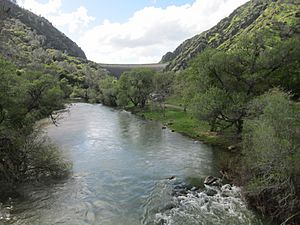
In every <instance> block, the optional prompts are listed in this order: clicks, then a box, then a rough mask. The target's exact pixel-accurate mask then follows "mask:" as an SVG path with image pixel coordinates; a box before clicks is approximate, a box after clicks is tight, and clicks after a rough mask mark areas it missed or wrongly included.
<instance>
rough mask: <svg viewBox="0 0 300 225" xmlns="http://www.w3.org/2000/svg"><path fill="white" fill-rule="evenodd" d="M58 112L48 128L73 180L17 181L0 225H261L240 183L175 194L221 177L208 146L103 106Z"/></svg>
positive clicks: (0, 214)
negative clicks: (242, 194) (18, 187)
mask: <svg viewBox="0 0 300 225" xmlns="http://www.w3.org/2000/svg"><path fill="white" fill-rule="evenodd" d="M62 116H63V118H62V119H61V120H60V124H59V126H57V127H56V126H54V125H47V126H46V128H45V130H46V132H47V135H48V136H49V137H50V138H51V139H52V140H53V142H54V143H56V144H57V145H58V146H59V147H60V148H61V149H63V152H64V154H65V155H66V157H67V158H68V159H69V160H71V161H72V162H73V173H72V176H71V178H69V179H66V180H63V181H59V182H55V183H53V182H51V183H49V184H48V185H47V184H36V185H30V186H24V187H21V191H20V193H21V194H20V197H18V198H12V199H10V200H9V201H8V202H6V203H4V204H2V205H0V224H5V225H6V224H13V225H54V224H55V225H56V224H66V225H141V224H144V225H145V224H147V225H150V224H153V225H155V224H168V225H169V224H170V225H171V224H174V225H179V224H180V225H188V224H191V225H196V224H203V225H210V224H211V225H218V224H222V225H225V224H228V225H229V224H230V225H234V224H236V225H242V224H249V225H250V224H254V225H256V224H263V221H261V220H260V219H259V218H258V217H257V216H255V215H254V213H253V212H251V211H250V210H248V209H247V207H246V205H245V203H244V202H243V201H242V199H241V198H240V192H239V189H238V188H237V187H231V188H229V189H230V190H229V189H228V190H227V192H228V193H227V194H226V195H224V192H223V191H220V190H218V191H217V194H215V195H214V196H210V195H209V194H207V193H206V192H204V191H203V187H202V188H200V190H195V188H194V189H192V190H193V191H191V190H187V191H185V193H184V194H182V195H181V194H180V193H181V192H180V191H182V190H183V189H185V190H186V188H187V187H193V186H196V187H199V186H201V185H202V183H203V179H204V177H205V176H207V175H218V165H217V163H216V161H217V158H218V157H217V155H218V154H217V153H216V152H218V151H217V150H213V149H212V148H211V147H210V146H207V145H204V144H201V143H198V142H194V141H193V140H192V139H189V138H187V137H184V136H182V135H180V134H177V133H172V132H171V131H170V130H168V129H162V125H161V124H160V123H158V122H153V121H146V120H143V119H141V118H139V117H136V116H134V115H132V114H130V113H128V112H125V111H119V110H114V109H111V108H108V107H104V106H102V105H91V104H85V103H76V104H72V105H71V106H70V109H69V112H65V113H63V115H62ZM173 176H174V177H175V178H174V179H168V178H170V177H173ZM225 189H226V187H225ZM174 190H179V192H178V193H175V194H174V192H176V191H174Z"/></svg>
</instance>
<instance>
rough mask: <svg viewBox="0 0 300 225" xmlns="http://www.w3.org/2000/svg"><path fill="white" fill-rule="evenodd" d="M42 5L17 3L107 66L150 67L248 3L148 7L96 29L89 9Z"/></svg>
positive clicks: (27, 0)
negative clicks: (130, 64)
mask: <svg viewBox="0 0 300 225" xmlns="http://www.w3.org/2000/svg"><path fill="white" fill-rule="evenodd" d="M39 1H40V0H19V1H18V3H19V4H20V5H21V6H23V7H25V8H27V9H31V10H32V11H33V12H35V13H37V14H41V15H42V16H44V17H46V18H47V19H49V20H50V21H51V22H52V23H53V24H54V25H55V26H57V27H58V28H59V29H62V30H64V31H66V32H67V33H68V34H70V36H73V37H79V39H78V40H76V38H75V39H74V41H77V42H78V44H79V46H81V47H82V49H83V50H84V51H85V53H86V55H87V57H88V58H89V59H91V60H94V61H96V62H102V63H151V62H158V61H159V60H160V59H161V57H162V55H164V54H165V53H166V52H168V51H173V50H174V49H175V48H176V47H177V46H178V45H179V44H181V43H182V42H183V41H184V40H185V39H187V38H190V37H192V36H194V35H196V34H199V33H201V32H202V31H205V30H207V29H209V28H211V27H212V26H214V25H215V24H216V23H217V22H218V21H220V20H221V19H222V18H224V17H226V16H228V15H229V14H230V13H231V12H232V11H233V10H234V9H235V8H237V7H238V6H240V5H242V4H243V3H245V2H247V1H248V0H195V2H194V3H193V4H185V5H181V6H169V7H167V8H159V7H146V8H144V9H141V10H139V11H136V12H135V13H134V14H133V15H132V16H131V17H130V18H129V19H128V20H127V21H125V22H122V23H115V22H111V21H109V20H104V21H103V22H102V23H101V24H99V25H97V26H94V27H90V24H91V22H92V21H93V20H95V18H94V17H91V16H89V14H88V10H87V9H86V8H85V7H84V6H80V7H79V8H77V10H75V11H73V12H68V13H66V12H62V9H61V6H62V4H63V1H64V0H48V1H47V2H46V3H44V4H43V3H40V2H39ZM151 1H152V2H156V1H153V0H151ZM95 4H96V5H97V3H95ZM99 13H101V12H99ZM112 13H113V12H112Z"/></svg>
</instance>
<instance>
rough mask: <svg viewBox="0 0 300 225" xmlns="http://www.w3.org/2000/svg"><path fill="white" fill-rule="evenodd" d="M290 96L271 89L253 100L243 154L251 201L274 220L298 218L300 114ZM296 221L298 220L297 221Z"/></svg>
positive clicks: (246, 126)
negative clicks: (248, 178)
mask: <svg viewBox="0 0 300 225" xmlns="http://www.w3.org/2000/svg"><path fill="white" fill-rule="evenodd" d="M289 99H290V96H289V95H288V94H286V93H284V92H282V91H280V90H278V89H273V90H271V91H269V92H268V93H266V94H264V95H263V96H261V97H258V98H256V99H255V100H253V102H252V104H251V108H250V110H249V113H250V115H252V116H253V117H252V119H248V120H246V121H245V130H244V133H243V149H244V150H243V151H244V154H245V161H246V163H245V166H246V168H247V169H246V171H245V172H246V174H250V180H249V182H248V185H247V188H246V190H247V191H248V193H247V194H248V197H249V199H250V201H252V202H253V201H254V202H253V203H254V204H255V205H256V206H260V205H261V206H264V207H261V208H260V210H261V211H262V212H263V213H264V214H266V213H267V214H270V215H271V216H272V217H273V218H274V219H277V220H280V221H281V222H283V221H284V220H286V219H288V218H289V224H293V223H292V222H293V221H295V223H294V224H296V220H297V218H298V219H299V216H300V215H299V214H297V212H299V210H300V202H299V194H300V193H299V185H300V183H299V175H300V164H299V162H300V126H299V125H300V115H299V111H297V110H296V108H295V106H294V104H293V103H292V102H290V100H289ZM298 221H299V220H298Z"/></svg>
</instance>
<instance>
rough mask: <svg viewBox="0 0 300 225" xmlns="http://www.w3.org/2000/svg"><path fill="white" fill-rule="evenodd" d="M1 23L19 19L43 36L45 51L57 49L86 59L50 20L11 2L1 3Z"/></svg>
mask: <svg viewBox="0 0 300 225" xmlns="http://www.w3.org/2000/svg"><path fill="white" fill-rule="evenodd" d="M0 10H1V12H0V14H1V17H0V22H1V20H2V21H3V20H6V19H9V18H13V19H18V20H20V21H21V22H22V23H23V24H25V25H26V26H28V27H30V28H31V29H32V31H35V32H36V33H37V34H38V35H43V36H44V37H45V40H44V41H43V46H42V47H43V48H44V49H49V48H52V49H57V50H60V51H62V52H65V53H67V54H68V55H71V56H75V57H80V58H83V59H86V56H85V54H84V52H83V51H82V50H81V48H79V47H78V45H77V44H76V43H75V42H73V41H72V40H70V39H69V38H68V37H67V36H66V35H64V34H63V33H62V32H60V31H59V30H57V29H56V28H55V27H54V26H53V25H52V24H51V23H50V22H49V21H48V20H46V19H45V18H43V17H40V16H37V15H35V14H34V13H32V12H30V11H28V10H25V9H22V8H21V7H19V6H18V5H16V4H14V3H12V2H11V1H9V0H1V1H0Z"/></svg>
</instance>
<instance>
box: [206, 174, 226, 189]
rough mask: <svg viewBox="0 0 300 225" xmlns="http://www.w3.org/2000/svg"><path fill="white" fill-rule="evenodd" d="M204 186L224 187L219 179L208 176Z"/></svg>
mask: <svg viewBox="0 0 300 225" xmlns="http://www.w3.org/2000/svg"><path fill="white" fill-rule="evenodd" d="M204 184H205V185H209V186H218V187H221V186H222V180H221V179H220V178H218V177H213V176H207V177H206V178H205V180H204Z"/></svg>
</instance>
